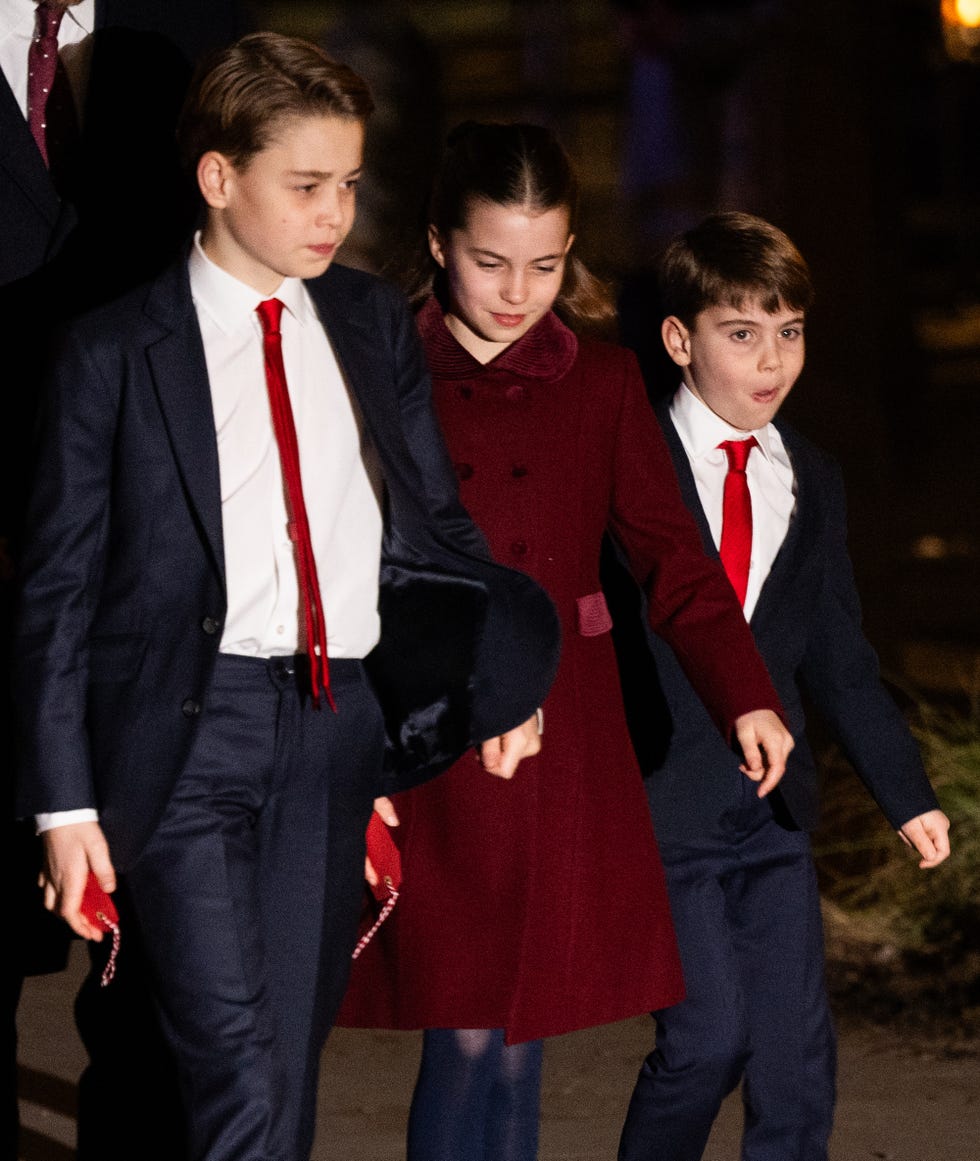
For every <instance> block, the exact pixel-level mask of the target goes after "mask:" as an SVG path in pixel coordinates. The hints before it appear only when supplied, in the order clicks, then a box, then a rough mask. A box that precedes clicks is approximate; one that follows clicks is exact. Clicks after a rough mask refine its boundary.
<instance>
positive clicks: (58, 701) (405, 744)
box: [14, 260, 558, 870]
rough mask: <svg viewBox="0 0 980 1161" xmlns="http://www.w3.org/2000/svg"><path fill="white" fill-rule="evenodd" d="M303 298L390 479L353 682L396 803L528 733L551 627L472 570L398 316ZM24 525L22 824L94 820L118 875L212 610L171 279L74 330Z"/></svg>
mask: <svg viewBox="0 0 980 1161" xmlns="http://www.w3.org/2000/svg"><path fill="white" fill-rule="evenodd" d="M307 286H308V288H309V291H310V294H311V295H312V298H313V301H314V303H315V304H316V307H317V310H318V311H319V313H320V317H321V319H322V321H323V323H324V325H325V327H326V330H327V333H328V335H329V336H330V340H331V342H332V344H333V346H334V349H335V351H336V353H337V356H338V359H339V361H340V364H341V366H342V368H343V370H344V373H345V376H346V378H347V381H348V383H349V385H350V387H351V389H352V392H353V395H354V396H355V398H356V401H357V404H358V406H359V408H360V410H361V413H362V415H363V417H364V421H365V427H366V430H367V433H368V434H369V436H370V438H371V440H372V441H373V443H374V444H375V446H376V448H377V450H378V452H379V454H380V459H381V464H382V471H383V474H384V478H385V484H386V512H385V534H384V546H383V559H382V570H381V580H382V595H381V612H382V633H381V636H382V640H381V644H380V645H379V647H378V649H377V650H376V651H375V653H374V654H372V656H371V658H370V665H371V670H372V673H373V675H374V680H375V684H376V686H377V688H378V691H379V694H380V697H381V701H382V705H383V707H384V708H385V711H386V715H387V720H388V728H389V737H390V755H389V757H390V763H389V779H388V788H389V789H392V788H395V787H396V786H398V787H401V786H406V785H410V784H412V783H414V782H416V781H419V780H421V779H422V778H425V777H427V776H428V775H430V774H431V773H433V772H435V771H438V770H439V769H441V768H443V767H444V766H446V765H448V764H449V762H450V761H452V760H453V759H454V758H455V757H456V756H457V755H458V753H459V752H460V751H461V750H462V749H464V748H465V747H466V745H467V744H468V742H470V741H471V740H475V739H482V738H485V737H488V736H491V735H494V734H496V733H499V732H501V731H503V730H505V729H508V728H510V727H513V726H514V725H516V724H518V723H519V722H521V721H523V720H525V719H526V718H527V717H529V716H530V715H531V714H533V712H534V709H535V707H536V706H537V705H538V704H539V703H540V701H541V699H542V698H543V697H544V694H545V692H546V689H547V686H548V684H549V683H550V679H551V676H552V674H553V672H554V668H555V666H556V663H557V652H558V638H557V630H556V622H555V617H554V611H553V609H552V606H551V604H550V602H549V601H548V599H547V598H546V597H545V596H544V594H543V593H542V592H541V590H540V589H538V588H537V586H536V585H535V584H534V583H533V582H532V581H530V580H529V578H527V577H524V576H523V575H522V574H519V573H515V572H512V571H510V570H508V569H505V568H503V567H501V566H499V565H496V564H493V563H491V562H490V561H489V560H487V559H486V556H485V549H484V547H483V543H482V539H481V537H480V535H479V533H478V532H477V531H476V529H475V528H474V527H473V526H472V524H471V523H470V521H469V518H468V516H467V515H466V513H465V511H464V510H463V508H462V507H461V506H460V504H459V501H458V499H457V496H456V488H455V477H454V475H453V473H452V469H451V467H450V465H449V462H448V458H447V456H446V453H445V450H444V447H443V444H442V441H441V437H440V436H439V434H438V429H437V427H436V424H435V421H434V418H433V415H432V411H431V407H430V401H429V395H430V387H429V379H428V374H427V372H426V370H425V367H424V363H423V359H422V354H421V350H420V347H419V343H418V339H417V336H416V332H415V327H414V324H413V321H412V319H411V317H410V314H409V312H408V310H407V307H406V305H405V304H404V302H403V300H402V299H401V297H400V296H399V295H398V294H397V292H395V291H394V290H393V289H391V288H390V287H387V286H386V285H385V284H384V283H382V282H381V281H379V280H378V279H375V278H373V277H371V276H370V275H366V274H362V273H359V272H357V271H353V270H349V269H346V268H343V267H339V266H335V267H333V268H331V269H330V270H328V271H327V273H326V274H325V275H324V276H323V277H322V278H319V279H316V280H314V281H311V282H309V283H308V284H307ZM29 525H30V529H31V531H30V536H29V537H28V539H27V541H26V545H25V558H24V588H23V606H22V615H21V618H20V622H19V630H18V633H17V637H16V639H15V649H16V653H15V662H14V667H15V680H16V688H15V697H16V699H17V701H18V704H19V717H20V721H21V722H22V726H23V741H24V777H23V780H22V783H21V790H20V795H19V809H20V811H21V812H23V813H27V814H32V813H37V812H38V811H49V810H65V809H71V808H74V807H82V806H92V805H95V806H97V807H98V809H99V811H100V818H101V821H102V824H103V827H104V829H105V832H106V835H107V838H108V840H109V845H110V850H111V852H112V854H113V857H114V860H115V862H116V865H117V867H118V868H119V869H121V870H125V869H126V867H127V866H128V865H129V864H130V863H131V862H132V861H133V860H134V859H135V857H136V856H137V855H138V853H139V851H140V849H141V848H142V846H143V844H144V842H145V841H146V839H147V838H148V836H149V835H150V834H151V833H152V831H153V828H154V826H155V823H156V821H157V819H158V818H159V816H160V813H161V812H162V810H163V807H164V805H165V803H166V802H167V800H168V797H169V795H170V792H171V789H172V787H173V785H174V782H175V780H176V778H177V776H178V774H179V773H180V770H181V768H182V765H183V763H184V761H185V759H186V756H187V753H188V750H189V747H190V744H191V740H192V738H193V735H194V729H195V723H196V721H197V720H198V716H199V715H200V714H206V713H207V712H208V683H209V675H210V673H211V669H212V666H213V662H214V659H215V656H216V653H217V649H218V643H219V640H220V634H221V623H222V620H223V618H224V615H225V607H226V603H225V586H224V562H223V550H222V529H221V503H220V492H219V477H218V455H217V444H216V438H215V431H214V423H213V418H212V410H211V396H210V388H209V384H208V378H207V374H206V366H205V358H204V350H203V346H202V342H201V337H200V330H199V327H198V325H197V317H196V314H195V311H194V306H193V303H192V300H191V294H190V285H189V280H188V274H187V264H186V261H183V260H182V261H180V262H179V263H177V264H175V265H174V266H172V267H171V268H169V269H168V270H167V271H166V272H165V273H164V274H163V275H161V276H160V277H159V278H158V279H156V280H154V281H153V282H152V283H150V284H149V285H148V286H147V287H143V288H140V289H139V290H137V291H135V292H132V293H130V294H128V295H126V296H125V297H123V298H122V299H120V300H118V301H116V302H114V303H112V304H110V305H108V306H106V307H104V308H100V309H99V310H97V311H95V312H93V313H92V314H90V315H88V316H87V317H85V318H83V319H81V320H79V321H77V322H76V323H74V324H73V325H72V326H71V328H70V329H69V331H68V334H67V337H66V339H65V342H64V346H63V348H62V350H61V352H60V357H59V359H58V360H57V362H56V370H55V373H54V375H53V377H52V380H51V384H50V392H49V393H48V394H47V399H46V405H45V408H44V414H43V418H42V424H41V444H40V451H39V471H38V476H37V482H36V487H35V489H34V492H33V497H32V502H31V508H30V520H29ZM324 712H328V711H324ZM339 712H340V713H341V714H343V706H342V705H341V706H340V707H339Z"/></svg>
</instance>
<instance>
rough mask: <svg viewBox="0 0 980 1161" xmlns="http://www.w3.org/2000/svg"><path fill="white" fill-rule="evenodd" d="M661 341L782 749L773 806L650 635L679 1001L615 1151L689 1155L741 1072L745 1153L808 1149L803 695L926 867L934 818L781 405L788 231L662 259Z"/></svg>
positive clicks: (823, 1030) (670, 430) (699, 245)
mask: <svg viewBox="0 0 980 1161" xmlns="http://www.w3.org/2000/svg"><path fill="white" fill-rule="evenodd" d="M661 287H662V294H663V304H664V309H665V310H666V311H668V312H669V314H668V317H667V318H666V319H665V320H664V322H663V327H662V331H661V333H662V337H663V341H664V344H665V346H666V348H667V351H668V353H669V355H670V357H671V358H672V359H673V361H674V363H676V364H677V366H678V367H680V368H681V372H682V375H683V383H682V385H681V387H680V388H679V390H678V391H677V393H676V394H675V395H674V397H673V399H672V400H671V401H669V402H668V403H667V404H665V405H664V406H662V407H661V408H660V420H661V423H662V424H663V427H664V431H665V433H666V436H667V440H668V443H669V445H670V448H671V452H672V454H673V456H674V460H675V465H676V467H677V471H678V475H679V477H680V481H681V487H682V491H683V493H684V496H685V499H686V501H687V503H688V505H689V507H690V508H691V510H692V512H693V513H694V515H695V516H696V518H697V519H698V521H699V524H700V526H701V529H702V535H703V538H704V542H705V546H706V548H707V549H708V550H709V551H717V550H720V554H721V557H722V562H723V563H724V564H725V566H726V570H727V571H728V573H729V577H730V579H731V580H732V583H733V585H734V587H735V588H736V591H737V592H738V593H739V595H740V597H741V598H742V600H743V605H744V610H745V615H746V618H747V619H748V620H749V622H750V624H751V626H752V630H753V632H754V635H755V639H756V643H757V645H758V647H759V651H760V653H761V654H762V656H763V658H764V660H765V662H766V665H767V667H768V668H769V672H770V674H771V675H772V678H773V682H774V683H775V686H776V689H777V691H778V692H779V695H780V698H781V699H782V701H783V705H784V706H785V708H786V711H787V714H788V718H789V725H790V727H791V729H792V732H793V736H794V738H795V741H796V747H795V749H794V750H793V752H792V754H791V755H790V757H789V761H788V763H787V768H786V773H785V775H784V777H783V780H782V782H781V784H780V785H779V786H778V787H777V789H776V790H775V791H774V793H773V794H772V795H770V796H769V797H768V798H764V799H759V798H757V797H756V796H755V795H752V794H747V793H746V792H745V787H744V785H743V783H744V779H742V778H740V776H739V770H738V763H737V760H736V759H735V757H734V756H733V755H732V754H731V753H730V752H729V751H728V750H727V749H726V748H725V747H724V745H722V744H720V743H719V742H718V741H717V740H716V739H715V737H714V736H713V735H712V732H711V729H710V723H709V721H708V719H707V716H706V714H705V711H704V709H703V707H702V706H701V705H700V703H699V702H698V700H697V698H696V696H695V695H694V693H693V691H692V689H691V687H690V685H689V684H688V682H687V680H686V679H685V677H684V675H683V674H682V673H681V671H680V669H679V667H678V666H677V664H676V663H675V662H674V661H673V659H672V658H671V657H670V655H669V652H668V651H667V650H665V649H663V648H662V647H661V646H660V644H659V642H658V641H657V640H656V639H655V638H653V639H651V642H650V648H651V651H652V652H653V654H654V658H655V662H656V668H657V677H658V680H659V684H660V687H661V691H662V696H663V703H664V709H665V712H666V713H667V715H668V717H669V720H670V723H671V730H672V732H671V734H670V739H669V742H668V743H667V747H666V750H665V752H663V753H662V754H661V755H660V756H659V757H658V758H657V759H656V760H655V761H654V763H653V766H654V768H653V769H652V770H649V771H648V772H647V773H648V777H647V780H646V784H647V789H648V797H649V801H650V807H651V810H652V813H653V819H654V824H655V826H656V831H657V837H658V840H659V843H660V850H661V854H662V856H663V860H664V866H665V868H666V871H667V883H668V888H669V893H670V901H671V910H672V913H673V917H674V923H675V926H676V929H677V938H678V943H679V945H680V950H681V959H682V962H683V966H684V976H685V982H686V986H687V998H686V999H685V1000H684V1001H682V1002H681V1003H680V1004H678V1005H677V1006H676V1007H674V1008H671V1009H669V1010H667V1011H664V1012H658V1013H655V1016H656V1019H657V1034H656V1045H655V1048H654V1051H653V1052H652V1053H651V1054H650V1056H648V1057H647V1059H646V1061H645V1062H644V1064H643V1067H642V1069H641V1071H640V1075H639V1079H638V1081H637V1084H636V1088H635V1090H634V1092H633V1097H632V1101H631V1103H630V1107H629V1112H628V1114H627V1118H626V1124H625V1127H624V1130H623V1136H622V1141H621V1144H620V1151H619V1156H620V1159H621V1161H697V1159H698V1158H700V1157H701V1156H702V1154H703V1151H704V1148H705V1144H706V1142H707V1140H708V1136H709V1133H710V1131H711V1126H712V1122H713V1121H714V1119H715V1116H716V1114H717V1112H718V1109H719V1106H720V1105H721V1102H722V1100H723V1099H724V1098H725V1096H726V1095H727V1094H728V1093H729V1092H731V1091H732V1089H734V1088H735V1086H736V1085H737V1084H738V1083H739V1081H740V1080H741V1081H742V1082H743V1099H744V1104H745V1130H744V1135H743V1142H742V1158H743V1161H791V1159H792V1161H823V1159H825V1158H826V1157H827V1143H828V1139H829V1137H830V1132H831V1125H832V1118H833V1107H834V1092H835V1090H834V1076H835V1040H834V1032H833V1027H832V1023H831V1016H830V1011H829V1006H828V1000H827V994H826V989H825V985H824V978H823V942H822V932H821V920H820V900H819V897H818V893H817V883H816V874H815V868H814V864H813V858H812V855H811V852H810V846H809V840H808V835H807V832H808V831H809V830H811V829H812V828H813V827H814V825H815V824H816V821H817V777H816V770H815V768H814V760H813V755H812V752H811V750H810V748H809V747H808V745H807V741H806V738H805V735H804V732H803V727H804V723H803V713H802V708H801V698H802V695H803V692H804V690H805V691H806V693H807V694H808V695H810V696H811V697H812V699H813V701H814V703H815V704H816V705H817V706H818V707H819V709H820V710H821V711H822V713H823V714H824V716H825V717H826V719H827V722H828V724H829V726H830V727H831V728H832V729H833V731H834V732H835V734H836V736H837V738H838V740H839V741H840V743H841V745H842V746H843V748H844V750H845V751H846V753H847V754H848V757H849V758H850V760H851V761H852V762H853V764H854V765H855V767H856V769H857V771H858V773H859V774H860V776H861V778H862V779H863V781H864V783H865V785H866V786H867V788H868V790H869V791H870V793H871V794H872V795H873V796H874V798H875V800H876V801H877V803H878V805H879V806H880V807H881V809H882V811H883V813H884V814H885V816H886V818H887V819H888V821H889V823H891V825H892V826H893V827H895V829H896V830H897V831H898V834H899V836H900V837H901V839H902V840H903V841H904V842H905V843H906V844H908V845H909V846H911V847H913V848H914V849H915V850H916V851H917V852H918V855H919V857H920V860H921V861H920V863H919V865H920V866H921V867H934V866H936V865H937V864H939V863H941V862H942V861H943V860H944V859H945V858H946V857H947V855H948V854H949V842H948V835H947V832H948V828H949V821H948V819H947V818H946V816H945V815H944V814H943V813H942V812H941V811H940V810H939V809H938V805H937V802H936V798H935V795H934V794H933V792H932V789H931V788H930V786H929V783H928V780H927V778H926V774H925V771H924V770H923V768H922V764H921V761H920V758H919V755H918V752H917V750H916V747H915V744H914V742H913V740H912V738H911V736H910V734H909V731H908V729H907V727H906V725H905V723H904V721H903V719H902V717H901V715H900V714H899V712H898V710H897V708H896V706H895V705H894V703H893V702H892V701H891V699H890V698H889V696H888V694H887V693H886V692H885V690H884V688H883V687H882V685H881V681H880V679H879V674H878V664H877V659H876V657H875V654H874V651H873V650H872V648H871V646H870V644H869V643H868V641H867V640H866V639H865V637H864V635H863V634H862V631H861V625H860V610H859V606H858V598H857V594H856V592H855V588H854V580H853V575H852V571H851V564H850V560H849V558H848V553H847V547H846V543H845V511H844V493H843V488H842V485H841V481H840V476H839V472H838V469H837V467H836V466H835V465H834V464H833V463H832V462H831V461H830V460H829V459H828V457H827V456H826V455H824V454H823V453H822V452H821V451H819V450H818V449H817V448H815V447H814V446H813V445H812V444H810V443H808V442H807V441H806V440H804V439H802V438H801V437H800V436H799V435H797V434H796V432H795V431H793V429H792V428H790V427H789V426H788V425H786V424H785V423H783V422H782V421H778V420H776V414H777V412H778V411H779V408H780V406H781V404H782V402H783V400H784V399H785V398H786V396H787V395H788V394H789V392H790V390H791V389H792V387H793V384H794V383H795V382H796V379H797V376H798V375H799V374H800V371H801V370H802V368H803V357H804V340H803V331H804V322H805V316H806V312H807V310H808V308H809V306H810V303H811V300H812V297H813V291H812V286H811V282H810V275H809V271H808V269H807V266H806V264H805V262H804V260H803V258H802V257H801V255H800V254H799V252H798V251H797V250H796V248H795V246H794V245H793V244H792V242H791V241H790V240H789V239H788V238H787V237H786V235H785V234H783V233H782V232H781V231H779V230H778V229H776V228H775V227H773V226H771V225H770V224H769V223H767V222H764V221H762V220H760V219H758V218H754V217H750V216H749V215H746V214H737V213H727V214H717V215H713V216H712V217H709V218H707V219H706V220H705V221H703V222H702V223H701V224H700V225H699V226H697V227H695V228H694V229H692V230H690V231H688V232H687V233H685V234H682V235H680V236H678V237H677V238H676V239H675V240H674V241H673V242H672V243H671V244H670V245H669V246H668V248H667V250H666V252H665V254H664V257H663V259H662V265H661Z"/></svg>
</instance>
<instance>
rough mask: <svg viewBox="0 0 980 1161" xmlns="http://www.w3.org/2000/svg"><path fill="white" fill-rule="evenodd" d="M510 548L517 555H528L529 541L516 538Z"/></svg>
mask: <svg viewBox="0 0 980 1161" xmlns="http://www.w3.org/2000/svg"><path fill="white" fill-rule="evenodd" d="M510 550H511V552H512V553H513V554H514V555H515V556H527V541H526V540H515V541H514V542H513V544H512V545H511V546H510Z"/></svg>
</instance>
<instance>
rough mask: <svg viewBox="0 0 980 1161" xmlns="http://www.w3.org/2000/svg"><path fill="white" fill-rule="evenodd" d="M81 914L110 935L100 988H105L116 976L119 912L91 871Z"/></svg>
mask: <svg viewBox="0 0 980 1161" xmlns="http://www.w3.org/2000/svg"><path fill="white" fill-rule="evenodd" d="M82 914H83V915H84V916H85V918H86V919H87V920H88V921H89V923H91V924H92V926H93V927H98V928H101V930H102V931H105V932H111V934H112V951H110V952H109V960H108V963H106V965H105V969H104V970H103V972H102V986H103V987H106V985H108V984H110V983H111V982H112V977H113V976H114V975H115V974H116V960H117V958H118V957H119V912H118V911H117V910H116V905H115V903H113V901H112V896H111V895H109V894H108V893H107V892H106V891H103V890H102V887H101V886H100V885H99V880H98V879H97V878H96V877H95V875H94V874H93V873H92V872H91V871H89V876H88V882H87V883H86V884H85V894H84V895H83V896H82Z"/></svg>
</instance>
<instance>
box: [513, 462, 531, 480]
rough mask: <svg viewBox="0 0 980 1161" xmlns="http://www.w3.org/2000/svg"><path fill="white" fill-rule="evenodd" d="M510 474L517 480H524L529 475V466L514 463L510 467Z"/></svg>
mask: <svg viewBox="0 0 980 1161" xmlns="http://www.w3.org/2000/svg"><path fill="white" fill-rule="evenodd" d="M510 474H511V475H512V476H513V477H514V479H515V480H523V479H524V477H525V476H526V475H527V468H526V467H525V466H524V465H523V464H514V466H513V467H512V468H511V469H510Z"/></svg>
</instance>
